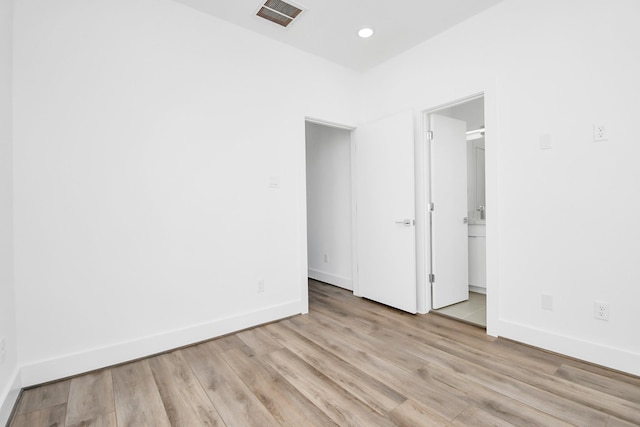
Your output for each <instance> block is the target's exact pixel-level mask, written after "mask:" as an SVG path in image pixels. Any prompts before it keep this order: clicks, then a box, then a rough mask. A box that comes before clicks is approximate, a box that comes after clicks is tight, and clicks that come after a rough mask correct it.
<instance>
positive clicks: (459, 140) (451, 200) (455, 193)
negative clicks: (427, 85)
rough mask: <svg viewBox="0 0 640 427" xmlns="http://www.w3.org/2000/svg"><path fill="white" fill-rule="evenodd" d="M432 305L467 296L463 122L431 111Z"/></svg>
mask: <svg viewBox="0 0 640 427" xmlns="http://www.w3.org/2000/svg"><path fill="white" fill-rule="evenodd" d="M430 128H431V131H432V132H433V138H432V140H431V202H432V203H433V211H432V212H431V273H432V274H433V279H434V282H433V283H432V286H431V290H432V306H433V308H441V307H445V306H447V305H451V304H455V303H457V302H460V301H465V300H467V299H469V264H468V259H469V237H468V228H467V223H466V217H467V215H468V212H467V134H466V130H467V128H466V122H463V121H461V120H456V119H452V118H450V117H445V116H439V115H437V114H431V115H430Z"/></svg>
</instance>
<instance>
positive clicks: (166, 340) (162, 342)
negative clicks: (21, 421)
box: [21, 300, 302, 387]
mask: <svg viewBox="0 0 640 427" xmlns="http://www.w3.org/2000/svg"><path fill="white" fill-rule="evenodd" d="M301 312H302V303H301V301H299V300H298V301H291V302H288V303H284V304H280V305H277V306H272V307H268V308H265V309H262V310H258V311H254V312H248V313H243V314H239V315H234V316H230V317H226V318H221V319H217V320H214V321H211V322H207V323H203V324H198V325H193V326H190V327H187V328H182V329H176V330H173V331H168V332H163V333H160V334H156V335H151V336H146V337H141V338H139V339H137V340H133V341H128V342H123V343H119V344H115V345H110V346H105V347H100V348H93V349H88V350H86V351H82V352H78V353H74V354H67V355H64V356H61V357H56V358H53V359H49V360H41V361H38V362H34V363H29V364H26V365H24V366H22V369H21V379H22V387H29V386H33V385H37V384H42V383H45V382H48V381H54V380H58V379H61V378H66V377H70V376H73V375H78V374H82V373H85V372H89V371H93V370H96V369H101V368H104V367H107V366H113V365H117V364H119V363H124V362H128V361H131V360H135V359H139V358H142V357H147V356H150V355H153V354H157V353H162V352H165V351H168V350H172V349H175V348H179V347H184V346H187V345H190V344H194V343H197V342H200V341H206V340H208V339H212V338H215V337H219V336H222V335H225V334H229V333H232V332H237V331H240V330H242V329H247V328H250V327H253V326H257V325H260V324H263V323H268V322H272V321H275V320H279V319H283V318H285V317H289V316H294V315H296V314H300V313H301Z"/></svg>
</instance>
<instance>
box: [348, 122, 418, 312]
mask: <svg viewBox="0 0 640 427" xmlns="http://www.w3.org/2000/svg"><path fill="white" fill-rule="evenodd" d="M413 132H414V131H413V113H412V112H410V111H409V112H404V113H400V114H396V115H393V116H390V117H386V118H383V119H381V120H378V121H375V122H372V123H368V124H366V125H364V126H361V127H359V128H358V129H356V130H355V131H354V133H353V137H354V141H355V144H356V145H355V153H354V154H355V156H354V158H355V163H354V166H355V168H354V171H353V174H354V183H355V200H356V223H357V227H356V245H357V249H356V252H357V260H356V262H357V270H356V271H357V275H358V284H359V285H358V290H357V294H358V295H360V296H363V297H365V298H368V299H371V300H374V301H377V302H380V303H382V304H386V305H389V306H391V307H395V308H398V309H400V310H404V311H407V312H409V313H415V312H416V306H417V297H416V245H415V239H416V236H415V221H414V215H415V175H414V133H413Z"/></svg>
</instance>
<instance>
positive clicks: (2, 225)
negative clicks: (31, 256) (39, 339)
mask: <svg viewBox="0 0 640 427" xmlns="http://www.w3.org/2000/svg"><path fill="white" fill-rule="evenodd" d="M12 6H13V2H12V1H11V0H0V339H2V338H4V339H5V355H4V362H2V360H0V424H4V423H5V422H6V420H7V418H8V416H9V412H10V411H11V407H12V405H13V403H14V402H15V399H16V397H17V391H18V388H19V384H17V374H18V366H17V363H18V362H17V356H16V354H17V351H16V349H17V344H16V311H15V296H14V280H13V278H14V276H13V230H12V228H13V226H12V223H13V212H12V211H13V202H12V200H13V190H12V188H13V184H12V169H13V168H12V166H13V162H12V142H11V140H12V119H11V117H12V114H11V76H12V72H11V66H12V48H11V44H12ZM0 357H2V356H1V355H0Z"/></svg>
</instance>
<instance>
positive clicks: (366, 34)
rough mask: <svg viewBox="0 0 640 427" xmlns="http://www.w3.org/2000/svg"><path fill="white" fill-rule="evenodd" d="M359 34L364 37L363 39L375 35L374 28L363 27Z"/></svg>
mask: <svg viewBox="0 0 640 427" xmlns="http://www.w3.org/2000/svg"><path fill="white" fill-rule="evenodd" d="M358 35H359V36H360V37H362V38H363V39H366V38H368V37H371V36H372V35H373V29H371V28H368V27H365V28H363V29H361V30H360V31H358Z"/></svg>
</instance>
